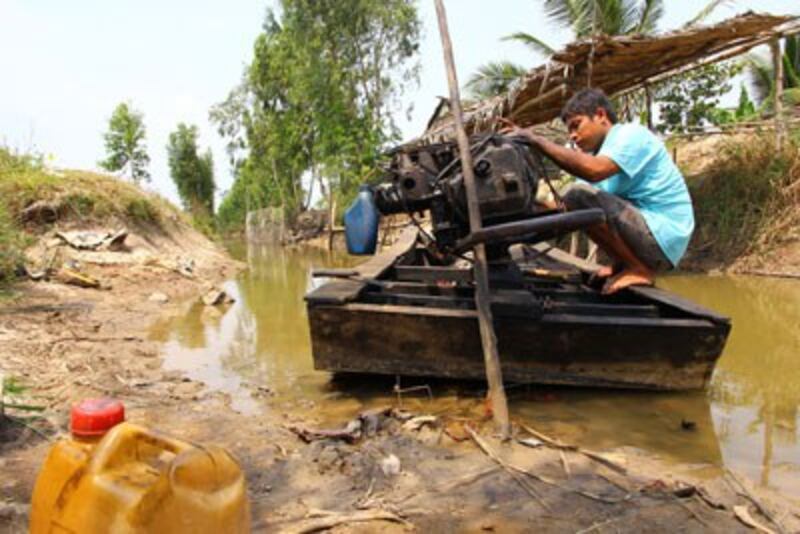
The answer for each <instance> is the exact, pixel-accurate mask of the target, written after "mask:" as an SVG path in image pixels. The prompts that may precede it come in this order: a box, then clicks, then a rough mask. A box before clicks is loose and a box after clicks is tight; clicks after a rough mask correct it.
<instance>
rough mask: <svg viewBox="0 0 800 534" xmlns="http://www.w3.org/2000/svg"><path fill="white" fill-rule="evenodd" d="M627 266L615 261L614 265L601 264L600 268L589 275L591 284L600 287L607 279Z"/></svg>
mask: <svg viewBox="0 0 800 534" xmlns="http://www.w3.org/2000/svg"><path fill="white" fill-rule="evenodd" d="M624 268H625V266H624V265H622V264H618V263H615V264H614V265H601V266H600V268H599V269H597V270H596V271H595V272H593V273H592V274H591V276H590V277H589V285H590V286H593V287H599V286H600V284H602V283H605V281H606V280H608V279H609V278H611V277H612V276H614V275H615V274H617V273H618V272H621V271H622V270H624Z"/></svg>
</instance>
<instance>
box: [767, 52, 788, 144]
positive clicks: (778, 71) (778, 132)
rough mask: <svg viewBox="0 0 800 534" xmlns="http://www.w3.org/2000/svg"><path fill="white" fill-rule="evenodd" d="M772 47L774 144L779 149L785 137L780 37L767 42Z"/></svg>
mask: <svg viewBox="0 0 800 534" xmlns="http://www.w3.org/2000/svg"><path fill="white" fill-rule="evenodd" d="M769 46H770V48H771V49H772V62H773V65H774V66H775V67H774V68H775V145H776V149H777V150H780V149H781V147H782V146H783V141H784V138H785V135H784V131H783V53H782V52H781V41H780V39H773V40H772V41H770V43H769Z"/></svg>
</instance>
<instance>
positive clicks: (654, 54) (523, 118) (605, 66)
mask: <svg viewBox="0 0 800 534" xmlns="http://www.w3.org/2000/svg"><path fill="white" fill-rule="evenodd" d="M798 32H800V17H788V16H776V15H769V14H758V13H752V12H750V13H745V14H743V15H740V16H737V17H734V18H731V19H728V20H725V21H723V22H720V23H719V24H716V25H713V26H703V27H691V28H687V29H683V30H679V31H674V32H670V33H666V34H662V35H655V36H643V35H624V36H613V37H612V36H607V35H600V36H595V37H593V38H590V39H584V40H581V41H577V42H574V43H571V44H569V45H567V46H566V48H564V49H563V50H561V51H560V52H558V53H556V54H554V55H553V56H552V57H551V58H550V60H549V61H548V62H547V63H546V64H544V65H541V66H539V67H536V68H534V69H532V70H531V71H530V72H528V74H526V75H525V76H524V77H523V78H522V79H521V80H520V81H519V83H517V84H516V85H515V86H514V87H513V88H512V89H511V91H510V92H509V93H508V94H506V95H502V96H499V97H495V98H492V99H489V100H485V101H482V102H480V103H478V104H476V105H473V106H471V107H469V108H468V109H465V111H464V120H465V123H466V125H467V129H468V131H470V132H479V131H487V130H491V129H492V128H493V127H494V126H495V123H496V118H497V117H505V118H509V119H511V120H512V121H514V122H515V123H517V124H519V125H520V126H531V125H537V124H542V123H545V122H547V121H550V120H552V119H554V118H556V117H558V115H559V113H560V111H561V108H562V107H563V105H564V104H565V103H566V101H567V100H568V99H569V98H570V97H571V96H572V95H573V94H575V93H576V92H577V91H579V90H580V89H583V88H585V87H598V88H601V89H603V90H604V91H605V92H606V93H607V94H609V95H617V94H621V93H625V92H627V91H631V90H633V89H636V88H639V87H642V86H643V85H645V84H647V83H653V82H656V81H659V80H661V79H664V78H666V77H669V76H673V75H675V74H678V73H680V72H684V71H687V70H691V69H693V68H696V67H699V66H702V65H706V64H711V63H715V62H717V61H722V60H724V59H728V58H731V57H734V56H737V55H740V54H744V53H745V52H747V51H748V50H750V49H751V48H753V47H755V46H758V45H760V44H764V43H767V42H769V41H770V40H771V39H775V38H776V37H780V36H782V35H788V34H794V33H798ZM436 115H437V116H434V117H433V118H432V119H431V122H430V123H429V126H428V129H427V131H426V132H425V134H424V135H423V140H425V141H433V140H441V139H446V138H452V137H454V129H453V128H454V126H453V122H452V117H451V115H450V114H449V111H448V110H447V106H439V107H438V108H437V114H436Z"/></svg>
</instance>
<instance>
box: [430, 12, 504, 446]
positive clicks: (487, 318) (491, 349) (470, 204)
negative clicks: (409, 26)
mask: <svg viewBox="0 0 800 534" xmlns="http://www.w3.org/2000/svg"><path fill="white" fill-rule="evenodd" d="M434 2H435V3H436V15H437V17H438V19H439V34H440V35H441V38H442V49H443V52H444V64H445V67H446V69H447V83H448V85H449V86H450V107H451V109H452V112H453V120H454V122H455V126H456V136H457V138H458V152H459V156H460V157H461V170H462V172H463V173H464V186H465V187H466V190H467V208H468V211H469V228H470V232H476V231H478V230H480V229H481V227H482V222H481V213H480V206H479V205H478V193H477V188H476V186H475V173H474V172H473V167H472V153H471V152H470V147H469V139H468V138H467V130H466V128H465V127H464V119H463V117H462V115H461V96H460V95H459V91H458V79H457V77H456V66H455V60H454V59H453V44H452V42H451V41H450V31H449V30H448V28H447V14H446V13H445V10H444V4H443V3H442V0H434ZM473 251H474V253H475V263H474V264H473V266H472V269H473V274H474V277H475V307H476V308H477V310H478V325H479V327H480V333H481V344H482V345H483V359H484V364H485V365H486V381H487V382H488V383H489V400H490V401H491V403H492V415H493V417H494V422H495V425H496V426H497V428H498V430H499V432H500V435H501V437H502V439H503V440H507V439H509V438H510V437H511V424H510V422H509V418H508V402H507V400H506V392H505V389H504V387H503V373H502V371H501V369H500V357H499V355H498V353H497V338H496V337H495V334H494V323H493V321H492V309H491V306H490V297H489V272H488V268H487V265H486V247H485V246H484V245H483V244H477V245H475V247H474V248H473Z"/></svg>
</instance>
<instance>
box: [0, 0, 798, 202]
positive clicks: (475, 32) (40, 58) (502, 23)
mask: <svg viewBox="0 0 800 534" xmlns="http://www.w3.org/2000/svg"><path fill="white" fill-rule="evenodd" d="M274 4H275V2H274V1H267V0H260V1H256V0H228V1H222V0H215V1H208V0H193V1H189V0H170V1H168V2H165V1H156V0H137V1H133V0H114V1H109V0H72V1H70V2H65V1H63V0H0V145H5V146H7V147H11V148H13V149H16V150H20V151H36V152H39V153H42V154H44V155H45V156H46V157H47V158H48V161H49V162H50V164H51V165H52V166H55V167H63V168H74V169H89V170H93V169H97V162H98V161H99V160H101V159H103V158H104V156H105V154H104V145H103V132H104V131H105V130H106V128H107V125H108V119H109V118H110V116H111V112H112V111H113V109H114V107H115V106H116V105H117V104H119V103H120V102H123V101H128V102H130V103H131V104H132V105H133V107H134V108H135V109H137V110H139V111H141V112H142V113H143V114H144V122H145V126H146V129H147V146H148V152H149V155H150V158H151V165H150V172H151V174H152V182H151V184H149V186H148V187H149V188H150V189H152V190H155V191H157V192H159V193H161V194H162V195H164V196H166V197H167V198H169V199H170V200H172V201H174V202H177V200H178V196H177V191H176V189H175V186H174V184H173V183H172V181H171V179H170V177H169V170H168V168H167V155H166V144H167V139H168V136H169V133H170V132H171V131H173V130H175V128H176V126H177V124H178V123H179V122H185V123H189V124H196V125H197V126H198V128H199V131H200V145H201V147H203V148H205V147H210V148H211V150H212V153H213V155H214V161H215V176H216V179H217V187H218V195H219V194H222V193H223V192H224V191H226V190H227V189H228V188H230V186H231V183H232V179H233V178H232V176H231V173H230V169H229V166H228V163H227V156H226V154H225V149H224V147H225V142H224V140H223V139H222V138H220V137H219V136H218V135H217V133H216V131H215V129H214V126H213V125H212V124H211V123H210V122H209V120H208V111H209V109H210V108H211V106H213V105H214V104H217V103H219V102H221V101H222V100H224V99H225V97H226V96H227V94H228V92H229V91H230V90H231V89H232V88H233V87H235V86H236V85H237V84H238V83H239V81H240V79H241V76H242V73H243V72H244V68H245V66H246V65H247V63H248V62H249V61H250V59H251V57H252V46H253V42H254V40H255V38H256V36H257V35H258V34H259V32H260V31H261V24H262V21H263V19H264V15H265V13H266V11H267V8H268V7H270V6H273V5H274ZM541 4H542V1H541V0H493V1H491V2H489V1H486V0H445V7H446V9H447V11H448V22H449V27H450V34H451V37H452V40H453V49H454V55H455V59H456V69H457V72H458V77H459V81H460V83H461V84H462V85H463V83H464V82H465V81H466V80H467V79H468V78H469V75H470V74H471V73H472V72H474V71H475V70H476V69H477V67H478V66H480V65H481V64H483V63H486V62H488V61H492V60H510V61H514V62H516V63H520V64H524V65H527V66H530V67H535V66H536V65H538V64H540V63H541V62H542V61H543V59H544V58H542V57H538V56H536V55H535V54H533V53H532V52H530V51H529V50H528V49H526V48H525V47H524V46H522V45H520V44H518V43H513V42H504V41H502V40H501V37H502V36H504V35H507V34H509V33H512V32H516V31H526V32H528V33H532V34H534V35H536V36H538V37H539V38H541V39H542V40H544V41H546V42H547V43H549V44H550V45H551V46H554V47H555V48H559V47H561V46H562V45H564V44H566V43H567V42H568V41H569V39H570V34H569V33H568V32H567V31H565V30H562V29H559V28H556V27H554V26H553V25H552V24H548V23H547V22H546V20H545V18H544V15H543V12H542V9H541ZM417 5H418V6H419V12H420V18H421V20H422V23H423V28H424V29H423V38H422V42H421V49H420V64H421V75H420V81H419V85H418V86H416V87H412V88H410V89H409V90H408V91H407V92H406V94H405V96H404V98H403V102H402V104H401V105H400V106H398V107H397V109H395V110H394V117H395V120H396V121H397V124H398V126H399V127H400V129H401V131H402V134H403V138H404V139H410V138H412V137H415V136H416V135H418V134H420V133H421V132H422V130H423V128H424V125H425V123H426V122H427V120H428V117H429V115H430V113H431V111H432V110H433V107H434V106H435V105H436V97H437V96H439V95H441V96H444V95H447V94H448V89H447V81H446V77H445V72H444V64H443V59H442V50H441V42H440V40H439V34H438V27H437V24H436V14H435V10H434V3H433V0H419V1H418V2H417ZM665 5H666V12H665V16H664V18H663V19H662V21H661V28H662V29H665V30H666V29H671V28H676V27H679V26H680V25H682V24H683V23H685V22H686V21H688V20H690V19H691V18H692V17H693V16H694V15H695V14H696V13H697V11H698V10H699V9H700V8H701V7H702V5H703V2H697V1H692V0H665ZM747 10H754V11H761V12H771V13H776V14H797V15H800V2H799V1H798V0H760V1H758V0H735V1H732V2H729V4H728V5H726V6H723V7H722V8H720V9H718V10H717V11H716V12H715V13H714V15H713V16H712V17H710V18H709V21H710V22H714V21H718V20H721V19H724V18H727V17H729V16H732V15H734V14H736V13H740V12H743V11H747ZM409 109H410V110H411V112H410V113H407V111H408V110H409Z"/></svg>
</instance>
